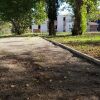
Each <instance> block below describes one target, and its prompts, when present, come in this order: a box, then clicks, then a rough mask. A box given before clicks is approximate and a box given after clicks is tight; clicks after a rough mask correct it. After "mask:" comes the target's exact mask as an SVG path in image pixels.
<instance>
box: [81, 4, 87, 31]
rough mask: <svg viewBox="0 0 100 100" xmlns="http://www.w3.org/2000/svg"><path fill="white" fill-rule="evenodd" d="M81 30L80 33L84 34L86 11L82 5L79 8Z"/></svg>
mask: <svg viewBox="0 0 100 100" xmlns="http://www.w3.org/2000/svg"><path fill="white" fill-rule="evenodd" d="M81 16H82V18H81V29H82V33H84V32H86V29H87V10H86V5H85V4H83V5H82V7H81Z"/></svg>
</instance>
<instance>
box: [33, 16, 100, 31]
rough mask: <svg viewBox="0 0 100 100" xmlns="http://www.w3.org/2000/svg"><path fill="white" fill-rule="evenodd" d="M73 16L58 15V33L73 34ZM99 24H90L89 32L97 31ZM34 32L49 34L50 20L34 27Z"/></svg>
mask: <svg viewBox="0 0 100 100" xmlns="http://www.w3.org/2000/svg"><path fill="white" fill-rule="evenodd" d="M73 22H74V21H73V17H72V15H70V14H68V15H58V17H57V32H71V30H72V28H73ZM97 27H98V24H97V23H96V22H88V24H87V32H91V31H92V32H95V31H97ZM32 32H48V19H47V20H45V21H44V23H42V24H41V25H35V24H34V23H33V25H32Z"/></svg>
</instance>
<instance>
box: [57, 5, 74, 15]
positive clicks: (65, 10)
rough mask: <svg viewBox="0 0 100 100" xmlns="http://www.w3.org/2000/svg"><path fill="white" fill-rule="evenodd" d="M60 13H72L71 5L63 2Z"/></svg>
mask: <svg viewBox="0 0 100 100" xmlns="http://www.w3.org/2000/svg"><path fill="white" fill-rule="evenodd" d="M58 12H59V14H60V15H67V14H72V10H71V8H69V5H68V4H66V3H63V4H62V5H61V6H60V8H59V11H58Z"/></svg>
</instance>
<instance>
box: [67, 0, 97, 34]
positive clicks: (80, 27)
mask: <svg viewBox="0 0 100 100" xmlns="http://www.w3.org/2000/svg"><path fill="white" fill-rule="evenodd" d="M65 1H66V2H67V3H69V5H70V6H71V7H72V9H73V13H74V26H73V29H72V35H82V33H84V32H85V31H86V28H87V16H88V15H89V14H90V11H93V10H94V9H95V8H96V5H97V0H65Z"/></svg>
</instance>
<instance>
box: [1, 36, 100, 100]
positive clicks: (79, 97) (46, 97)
mask: <svg viewBox="0 0 100 100" xmlns="http://www.w3.org/2000/svg"><path fill="white" fill-rule="evenodd" d="M0 100H100V66H97V65H94V64H93V63H89V62H87V61H86V60H85V59H81V58H79V57H77V56H76V55H74V54H72V53H71V52H69V51H67V50H64V49H62V48H60V47H58V46H54V45H53V44H52V43H50V42H48V41H46V40H44V39H42V38H40V37H33V38H29V37H25V38H22V37H15V38H4V39H0Z"/></svg>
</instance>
